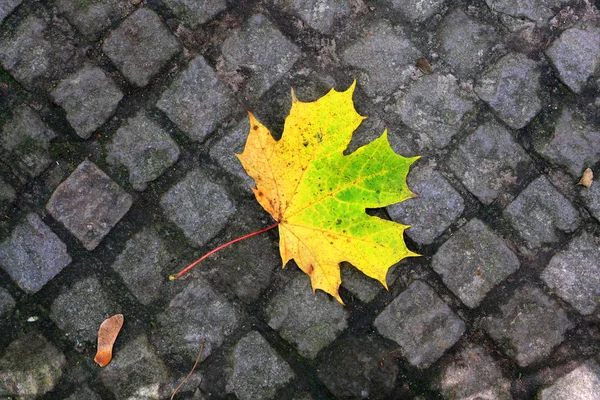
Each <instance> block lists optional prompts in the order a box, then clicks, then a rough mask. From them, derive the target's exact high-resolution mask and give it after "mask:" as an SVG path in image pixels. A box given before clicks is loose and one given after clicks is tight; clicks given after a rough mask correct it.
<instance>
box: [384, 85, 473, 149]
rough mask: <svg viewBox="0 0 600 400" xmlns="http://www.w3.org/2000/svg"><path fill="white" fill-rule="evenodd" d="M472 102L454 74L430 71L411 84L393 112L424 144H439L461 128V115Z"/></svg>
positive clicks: (444, 143) (463, 115)
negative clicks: (420, 137)
mask: <svg viewBox="0 0 600 400" xmlns="http://www.w3.org/2000/svg"><path fill="white" fill-rule="evenodd" d="M473 106H474V104H473V102H472V101H471V100H470V99H469V98H468V97H467V96H466V94H465V93H463V92H462V91H461V90H460V88H459V86H458V83H457V81H456V78H455V77H454V76H452V75H437V74H434V75H425V76H422V77H421V78H419V79H418V80H417V81H416V82H414V83H413V84H411V85H410V87H409V89H408V90H407V91H406V93H405V94H404V95H403V96H401V97H400V98H399V99H398V101H397V102H396V112H397V113H398V114H399V115H400V116H401V117H402V122H404V123H405V124H406V125H408V126H409V127H410V128H411V129H412V130H413V131H415V132H416V134H418V135H421V136H422V137H423V138H424V141H425V142H426V143H427V144H431V145H433V146H434V147H437V148H443V147H446V146H448V144H449V143H450V140H452V137H453V136H454V135H455V134H456V133H458V131H459V130H460V129H461V125H462V124H463V123H464V119H463V117H465V114H468V113H469V112H471V110H472V109H473Z"/></svg>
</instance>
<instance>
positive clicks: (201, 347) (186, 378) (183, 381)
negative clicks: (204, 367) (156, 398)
mask: <svg viewBox="0 0 600 400" xmlns="http://www.w3.org/2000/svg"><path fill="white" fill-rule="evenodd" d="M203 350H204V339H202V344H201V345H200V352H199V353H198V357H197V358H196V362H195V363H194V366H193V367H192V370H191V371H190V373H189V374H187V376H186V377H185V378H183V380H182V381H181V383H180V384H179V386H177V387H176V388H175V391H174V392H173V394H172V395H171V399H170V400H173V398H174V397H175V395H176V394H177V392H178V391H179V389H181V387H182V386H183V384H184V383H185V382H186V381H187V380H188V379H190V376H192V374H193V373H194V370H195V369H196V366H197V365H198V363H199V362H200V358H202V351H203Z"/></svg>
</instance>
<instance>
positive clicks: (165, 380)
mask: <svg viewBox="0 0 600 400" xmlns="http://www.w3.org/2000/svg"><path fill="white" fill-rule="evenodd" d="M99 375H100V378H101V379H102V382H103V383H104V386H106V387H107V388H108V389H109V390H110V391H111V392H112V394H113V396H114V397H115V398H116V399H118V400H125V399H164V398H166V397H168V395H167V394H166V393H163V392H162V391H161V388H162V387H164V386H166V385H167V384H169V383H170V381H171V374H170V373H169V370H168V369H167V367H166V366H165V364H164V363H163V362H162V360H161V359H160V357H159V356H158V355H157V354H156V352H155V351H154V349H153V348H152V347H151V346H150V344H149V343H148V339H147V338H146V336H145V335H141V336H139V337H137V338H136V339H134V340H132V341H131V342H129V343H127V344H126V345H125V346H123V348H121V349H119V351H118V352H115V356H114V358H113V360H112V361H111V363H110V364H108V365H107V366H106V367H105V368H103V369H102V371H101V372H100V374H99Z"/></svg>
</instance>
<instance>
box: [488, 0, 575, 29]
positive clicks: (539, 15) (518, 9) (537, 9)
mask: <svg viewBox="0 0 600 400" xmlns="http://www.w3.org/2000/svg"><path fill="white" fill-rule="evenodd" d="M485 2H486V3H487V5H488V6H489V7H490V9H492V10H494V11H496V12H498V13H501V14H508V15H510V16H513V17H516V18H527V19H529V20H531V21H534V22H535V23H537V24H538V25H545V24H546V23H547V22H548V20H549V19H550V18H552V17H553V16H554V14H555V13H554V11H552V8H558V7H560V6H561V5H562V4H564V3H568V1H565V0H534V1H511V0H486V1H485Z"/></svg>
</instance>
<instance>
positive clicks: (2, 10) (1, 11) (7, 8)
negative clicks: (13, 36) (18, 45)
mask: <svg viewBox="0 0 600 400" xmlns="http://www.w3.org/2000/svg"><path fill="white" fill-rule="evenodd" d="M22 1H23V0H6V1H5V2H3V3H2V4H0V24H1V23H2V21H4V18H6V17H8V16H9V15H10V13H11V12H13V10H14V9H15V8H17V7H18V6H19V4H21V2H22Z"/></svg>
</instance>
